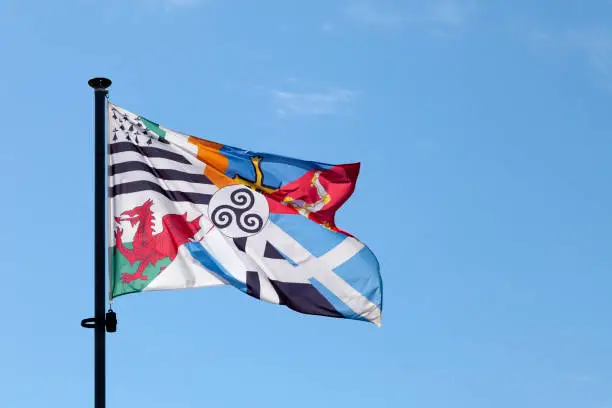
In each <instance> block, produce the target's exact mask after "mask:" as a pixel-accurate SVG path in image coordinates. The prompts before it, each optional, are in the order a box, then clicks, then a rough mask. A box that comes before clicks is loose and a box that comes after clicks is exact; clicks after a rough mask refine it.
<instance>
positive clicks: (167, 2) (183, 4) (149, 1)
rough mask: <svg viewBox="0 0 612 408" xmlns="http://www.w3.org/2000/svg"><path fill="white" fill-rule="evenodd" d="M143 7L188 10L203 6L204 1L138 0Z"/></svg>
mask: <svg viewBox="0 0 612 408" xmlns="http://www.w3.org/2000/svg"><path fill="white" fill-rule="evenodd" d="M140 1H141V2H142V4H143V5H145V6H147V7H151V8H156V9H165V10H166V11H173V10H180V9H190V8H194V7H198V6H201V5H203V4H204V3H205V2H206V0H140Z"/></svg>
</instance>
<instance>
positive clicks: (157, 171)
mask: <svg viewBox="0 0 612 408" xmlns="http://www.w3.org/2000/svg"><path fill="white" fill-rule="evenodd" d="M111 112H112V111H111ZM113 117H116V118H117V119H114V118H113ZM120 118H121V121H120ZM136 120H137V119H134V117H133V116H130V115H128V114H125V116H123V115H122V112H118V111H117V112H112V114H111V115H110V117H109V124H110V126H109V132H110V134H109V139H110V144H109V147H108V150H109V169H108V174H109V197H110V198H114V197H118V196H123V195H130V194H136V193H145V194H146V193H154V194H157V195H161V196H163V197H165V198H166V199H168V200H171V201H174V202H189V203H192V204H200V205H207V204H208V203H209V201H210V198H211V197H212V195H213V194H214V193H215V192H216V191H217V187H216V186H215V185H214V184H212V183H211V181H210V180H209V179H208V178H207V177H206V176H205V175H204V169H205V166H206V165H205V164H204V163H202V162H201V161H200V160H198V159H197V157H196V154H197V148H196V146H192V148H190V149H188V148H186V147H181V146H180V145H178V144H174V143H171V142H169V143H152V144H150V145H149V144H146V143H140V140H138V142H137V137H136V136H138V135H141V136H142V134H143V133H142V128H143V126H144V125H143V126H138V125H135V124H134V123H132V122H134V121H136ZM126 123H129V125H127V124H126ZM121 126H122V127H123V129H121ZM115 129H118V130H117V131H116V134H117V135H118V137H117V140H116V141H113V140H114V139H115V131H114V130H115ZM136 132H140V133H138V134H137V133H136ZM180 138H181V136H177V135H173V139H172V140H178V139H180ZM184 146H187V147H189V146H191V145H190V144H189V143H187V142H186V144H185V145H184ZM139 195H141V194H139Z"/></svg>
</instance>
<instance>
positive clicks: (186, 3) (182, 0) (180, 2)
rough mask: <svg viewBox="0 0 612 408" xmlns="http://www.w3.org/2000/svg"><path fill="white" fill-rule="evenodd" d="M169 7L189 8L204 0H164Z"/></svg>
mask: <svg viewBox="0 0 612 408" xmlns="http://www.w3.org/2000/svg"><path fill="white" fill-rule="evenodd" d="M164 1H165V3H166V7H168V8H189V7H195V6H199V5H201V4H202V3H203V2H204V1H203V0H164Z"/></svg>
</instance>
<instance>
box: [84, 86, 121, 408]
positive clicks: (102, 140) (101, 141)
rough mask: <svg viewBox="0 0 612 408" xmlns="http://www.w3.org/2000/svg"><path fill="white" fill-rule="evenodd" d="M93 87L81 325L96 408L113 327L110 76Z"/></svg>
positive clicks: (101, 399) (102, 395) (101, 403)
mask: <svg viewBox="0 0 612 408" xmlns="http://www.w3.org/2000/svg"><path fill="white" fill-rule="evenodd" d="M88 83H89V86H91V87H92V88H93V89H94V101H95V107H94V119H95V133H94V146H95V153H94V157H95V160H94V173H95V174H94V184H95V187H94V275H95V277H94V282H95V283H94V311H95V312H94V317H93V318H89V319H84V320H83V321H81V326H83V327H86V328H93V329H94V370H95V372H94V392H95V405H94V407H95V408H105V407H106V331H107V330H108V331H109V332H114V331H115V330H116V322H117V320H116V316H115V314H114V312H112V311H110V310H109V313H108V314H106V315H105V311H106V295H107V292H106V277H107V274H106V259H105V255H106V222H105V221H106V212H105V211H106V209H105V204H106V183H105V181H106V175H105V170H106V152H105V150H106V144H107V138H106V134H105V127H106V115H105V113H106V95H107V93H108V91H107V88H108V87H109V86H110V85H111V80H110V79H107V78H93V79H90V80H89V82H88Z"/></svg>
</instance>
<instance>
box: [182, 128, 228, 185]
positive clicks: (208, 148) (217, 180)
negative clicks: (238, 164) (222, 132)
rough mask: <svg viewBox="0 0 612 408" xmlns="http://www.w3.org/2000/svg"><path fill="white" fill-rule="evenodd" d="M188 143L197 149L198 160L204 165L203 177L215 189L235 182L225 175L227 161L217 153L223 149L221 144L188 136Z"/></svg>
mask: <svg viewBox="0 0 612 408" xmlns="http://www.w3.org/2000/svg"><path fill="white" fill-rule="evenodd" d="M187 140H188V141H189V143H191V144H194V145H196V146H197V147H198V159H199V160H201V161H203V162H204V163H206V168H205V169H204V175H205V176H206V177H208V178H209V179H210V181H212V182H213V183H214V184H215V185H216V186H217V187H225V186H228V185H230V184H235V182H234V181H233V180H232V179H231V178H229V177H227V176H226V175H225V171H226V170H227V166H228V164H229V159H228V158H227V157H225V156H224V155H223V154H221V153H220V152H219V151H220V150H221V148H222V147H223V145H222V144H220V143H216V142H211V141H209V140H204V139H200V138H197V137H195V136H189V139H187Z"/></svg>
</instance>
